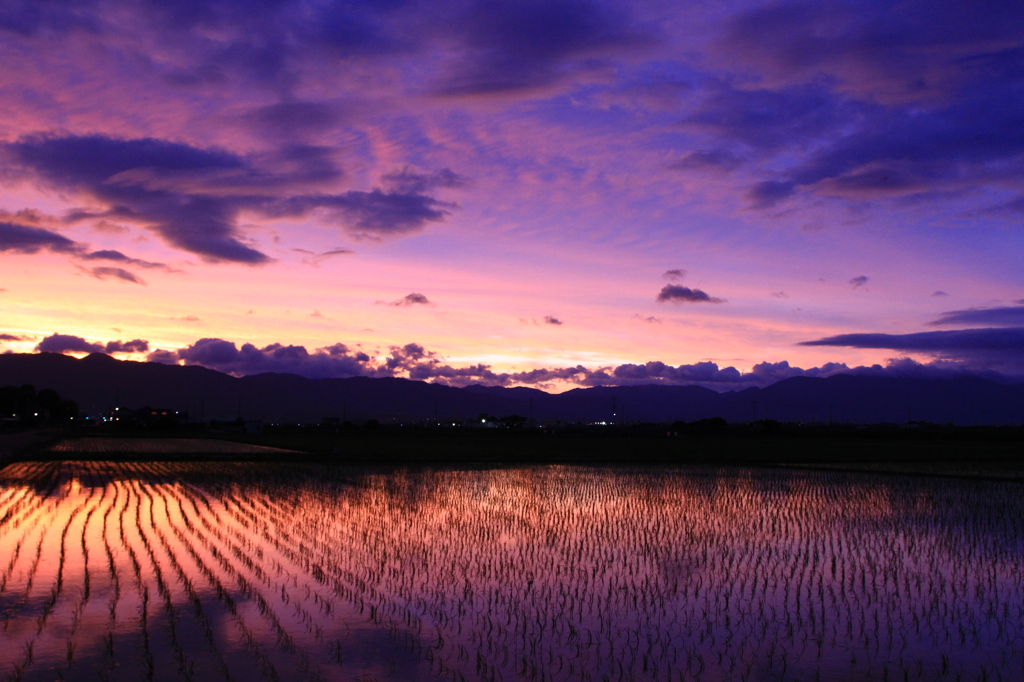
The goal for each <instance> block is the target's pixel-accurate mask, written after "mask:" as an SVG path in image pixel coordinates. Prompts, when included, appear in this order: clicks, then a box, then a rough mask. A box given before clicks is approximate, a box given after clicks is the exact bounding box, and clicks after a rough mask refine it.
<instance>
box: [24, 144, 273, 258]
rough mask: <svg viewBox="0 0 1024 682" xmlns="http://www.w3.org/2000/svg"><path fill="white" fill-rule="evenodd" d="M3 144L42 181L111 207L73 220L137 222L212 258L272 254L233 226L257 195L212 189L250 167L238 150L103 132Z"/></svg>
mask: <svg viewBox="0 0 1024 682" xmlns="http://www.w3.org/2000/svg"><path fill="white" fill-rule="evenodd" d="M5 146H6V150H7V151H8V152H9V153H10V154H11V155H12V156H13V158H14V160H15V162H16V163H17V164H18V165H20V167H21V168H23V169H24V170H26V171H30V172H33V173H35V174H36V175H37V176H38V177H39V179H41V180H43V181H44V182H46V183H48V184H50V185H52V186H54V187H56V188H58V189H63V190H75V191H81V192H84V193H87V194H89V195H91V196H92V197H93V198H94V199H96V200H98V201H101V202H103V203H105V204H106V205H107V206H108V209H107V210H106V211H103V212H101V213H98V214H79V215H76V216H72V218H73V219H74V218H77V219H83V218H90V217H92V218H105V217H115V218H118V219H120V220H130V221H134V222H139V223H141V224H143V225H145V226H146V227H148V228H150V229H153V230H154V231H156V232H157V233H158V234H160V236H161V237H163V238H164V239H165V240H166V241H167V242H168V243H170V244H171V245H173V246H176V247H178V248H181V249H183V250H186V251H190V252H192V253H195V254H197V255H200V256H202V257H204V258H206V259H207V260H211V261H221V260H224V261H236V262H243V263H250V264H258V263H263V262H266V261H267V260H268V258H267V256H265V255H264V254H262V253H260V252H259V251H256V250H255V249H252V248H250V247H248V246H246V245H244V244H243V243H242V242H241V241H239V240H238V239H237V235H236V229H235V226H234V220H235V218H236V216H237V214H238V212H239V211H240V210H241V208H243V207H244V206H245V205H246V204H249V203H258V202H256V201H254V200H252V199H247V198H243V197H230V196H229V197H224V196H216V195H214V194H211V193H209V191H208V189H213V188H214V187H216V186H218V185H220V186H221V188H222V189H227V188H226V187H224V185H228V184H231V182H232V180H233V179H234V180H238V179H239V176H243V177H244V176H245V175H246V174H247V171H249V170H250V169H248V168H247V167H246V163H245V161H244V160H243V159H242V158H241V157H239V156H237V155H234V154H232V153H230V152H227V151H224V150H217V149H199V148H196V147H191V146H188V145H184V144H178V143H174V142H167V141H164V140H158V139H153V138H142V139H134V140H123V139H119V138H114V137H108V136H105V135H86V136H64V137H57V136H47V135H35V136H29V137H24V138H22V139H20V140H18V141H17V142H13V143H8V144H7V145H5ZM250 180H255V179H253V178H250ZM204 186H205V187H206V188H207V189H206V190H204V189H203V187H204Z"/></svg>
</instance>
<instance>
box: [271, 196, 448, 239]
mask: <svg viewBox="0 0 1024 682" xmlns="http://www.w3.org/2000/svg"><path fill="white" fill-rule="evenodd" d="M453 208H457V206H456V204H453V203H449V202H444V201H438V200H437V199H434V198H433V197H430V196H427V195H425V194H416V193H402V192H387V191H384V190H381V189H374V190H371V191H369V192H363V191H359V190H351V191H348V192H344V193H342V194H333V195H325V194H318V195H307V196H297V197H292V198H289V199H286V200H284V201H282V202H280V203H279V204H277V205H274V206H269V207H268V210H267V213H268V214H269V215H275V216H281V217H285V216H297V215H303V214H306V213H309V212H310V211H313V210H316V209H324V210H325V211H326V212H327V214H328V216H329V217H331V218H333V219H334V220H336V221H338V222H341V223H343V224H345V225H347V226H348V227H349V229H350V230H351V231H352V232H354V233H355V234H357V235H372V236H383V235H390V234H405V233H408V232H415V231H417V230H420V229H422V228H423V227H424V226H425V225H426V224H427V223H429V222H440V221H442V220H444V219H445V217H447V216H448V215H450V213H451V211H450V209H453Z"/></svg>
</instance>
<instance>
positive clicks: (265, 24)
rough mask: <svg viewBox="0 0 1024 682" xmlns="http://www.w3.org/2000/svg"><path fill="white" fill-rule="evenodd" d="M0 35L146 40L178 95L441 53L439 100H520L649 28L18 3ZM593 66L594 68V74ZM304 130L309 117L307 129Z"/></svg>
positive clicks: (508, 6)
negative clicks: (518, 94)
mask: <svg viewBox="0 0 1024 682" xmlns="http://www.w3.org/2000/svg"><path fill="white" fill-rule="evenodd" d="M0 30H7V31H9V32H11V33H12V34H16V35H18V36H21V37H22V38H26V39H35V40H37V41H40V42H41V41H44V40H52V41H58V40H65V41H67V40H69V39H70V38H69V37H68V36H69V34H74V33H77V34H78V35H80V36H92V37H95V38H98V39H99V40H106V41H109V42H111V43H117V42H118V41H124V42H127V41H128V40H129V39H130V38H132V37H135V36H136V35H137V34H139V33H142V34H145V35H146V36H147V37H148V39H149V40H150V41H152V43H153V44H154V47H155V49H156V50H157V51H159V53H160V54H161V55H162V56H163V57H164V58H163V59H161V60H153V62H154V63H153V64H152V66H151V68H152V69H153V71H154V76H156V77H158V78H160V79H161V80H163V81H164V82H166V83H167V84H169V85H172V86H175V87H179V88H198V87H202V86H204V85H205V86H209V85H219V84H223V83H224V82H226V81H236V80H241V81H243V82H248V83H255V84H258V85H261V86H263V87H266V88H268V89H270V90H271V91H273V92H288V91H291V90H294V89H296V86H297V85H298V84H299V83H301V82H302V80H303V78H304V77H315V76H320V77H323V75H324V73H325V72H326V73H327V74H328V75H330V74H333V73H337V72H338V71H339V70H341V69H343V68H344V67H345V65H347V64H349V63H351V62H359V61H365V60H372V59H379V58H384V59H389V60H392V61H395V59H396V58H398V59H402V58H405V59H417V58H419V59H422V61H424V62H427V61H428V59H427V58H428V57H430V56H431V53H436V52H437V48H438V47H439V46H440V45H444V46H445V47H446V48H448V50H447V52H448V54H447V55H446V57H447V58H446V60H445V65H444V66H443V67H442V68H441V70H440V73H438V74H437V76H436V77H435V78H434V79H432V81H433V83H434V86H435V89H436V90H438V91H440V92H442V93H447V94H474V95H481V94H489V93H496V92H497V93H500V92H507V91H517V90H522V89H526V88H532V87H535V86H538V85H547V84H550V83H553V82H556V81H558V80H560V79H561V78H563V77H564V76H565V75H566V72H571V71H573V70H576V69H586V68H588V67H591V65H590V64H589V63H588V60H593V59H598V58H601V57H603V56H606V55H609V54H628V53H629V52H630V51H635V50H636V49H637V48H639V47H643V46H644V45H647V44H649V43H650V42H651V33H652V32H651V30H650V29H646V28H643V27H641V26H639V25H638V22H637V21H636V20H634V18H633V16H632V13H631V12H630V11H629V10H628V9H627V8H623V7H615V6H613V5H612V4H611V3H607V2H599V1H597V0H548V1H547V2H541V1H540V0H468V1H467V2H461V3H444V4H440V5H438V4H429V3H419V2H412V1H411V0H383V1H374V2H370V1H359V0H356V1H353V2H318V3H300V2H280V1H273V2H256V3H253V2H246V1H244V0H206V1H202V2H200V1H198V0H183V1H181V2H173V3H166V2H150V1H148V0H136V1H129V2H119V3H106V2H100V1H98V0H97V1H95V2H93V1H90V0H76V1H74V2H56V1H54V0H40V2H29V1H28V0H15V1H14V3H13V7H12V6H11V3H7V4H6V5H5V6H4V8H3V9H0ZM591 68H592V67H591ZM289 104H291V105H293V106H292V107H281V108H280V109H276V110H275V109H270V110H269V111H266V112H264V114H263V115H264V117H265V118H267V119H269V122H270V124H271V125H274V126H281V125H282V124H286V122H288V121H291V120H298V121H302V120H303V118H304V117H303V116H301V114H313V115H314V116H313V118H314V119H316V118H317V117H321V118H323V117H324V116H326V114H324V113H322V112H319V111H317V110H316V109H309V108H303V104H304V103H302V102H298V101H296V102H289ZM306 120H308V119H306Z"/></svg>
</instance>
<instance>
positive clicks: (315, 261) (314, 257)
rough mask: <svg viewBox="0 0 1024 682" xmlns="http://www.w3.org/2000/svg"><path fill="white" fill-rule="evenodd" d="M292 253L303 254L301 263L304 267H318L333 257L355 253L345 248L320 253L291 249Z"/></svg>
mask: <svg viewBox="0 0 1024 682" xmlns="http://www.w3.org/2000/svg"><path fill="white" fill-rule="evenodd" d="M292 251H293V252H294V253H301V254H305V255H304V257H303V259H302V262H303V263H305V264H306V265H314V266H317V265H320V263H322V262H323V261H325V260H327V259H328V258H333V257H334V256H347V255H349V254H353V253H355V251H353V250H352V249H345V248H337V249H330V250H328V251H324V252H322V253H316V252H314V251H309V250H307V249H292Z"/></svg>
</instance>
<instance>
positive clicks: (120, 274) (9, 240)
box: [0, 222, 177, 284]
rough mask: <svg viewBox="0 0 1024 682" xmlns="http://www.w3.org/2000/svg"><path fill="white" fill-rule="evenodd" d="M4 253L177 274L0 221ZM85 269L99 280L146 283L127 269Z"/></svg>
mask: <svg viewBox="0 0 1024 682" xmlns="http://www.w3.org/2000/svg"><path fill="white" fill-rule="evenodd" d="M2 251H10V252H12V253H21V254H35V253H39V252H40V251H50V252H53V253H60V254H63V255H66V256H69V257H71V258H72V259H75V260H79V261H96V260H105V261H112V262H117V263H124V264H128V265H134V266H137V267H141V268H159V269H161V270H166V271H168V272H177V271H176V270H174V269H173V268H170V267H168V266H167V265H164V264H163V263H153V262H150V261H145V260H141V259H138V258H131V257H129V256H126V255H124V254H123V253H121V252H120V251H114V250H111V249H107V250H100V251H90V250H89V249H88V247H87V246H86V245H85V244H82V243H80V242H75V241H73V240H71V239H68V238H67V237H65V236H63V235H60V234H57V233H56V232H52V231H50V230H45V229H43V228H40V227H34V226H32V225H21V224H18V223H8V222H0V252H2ZM83 270H84V271H85V272H87V273H89V275H91V276H92V277H95V278H97V279H108V278H114V279H120V280H122V281H125V282H131V283H133V284H145V282H144V281H143V280H142V279H141V278H140V277H138V276H137V275H135V274H133V273H131V272H129V271H128V270H125V269H124V268H119V267H111V266H99V267H92V268H83Z"/></svg>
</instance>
